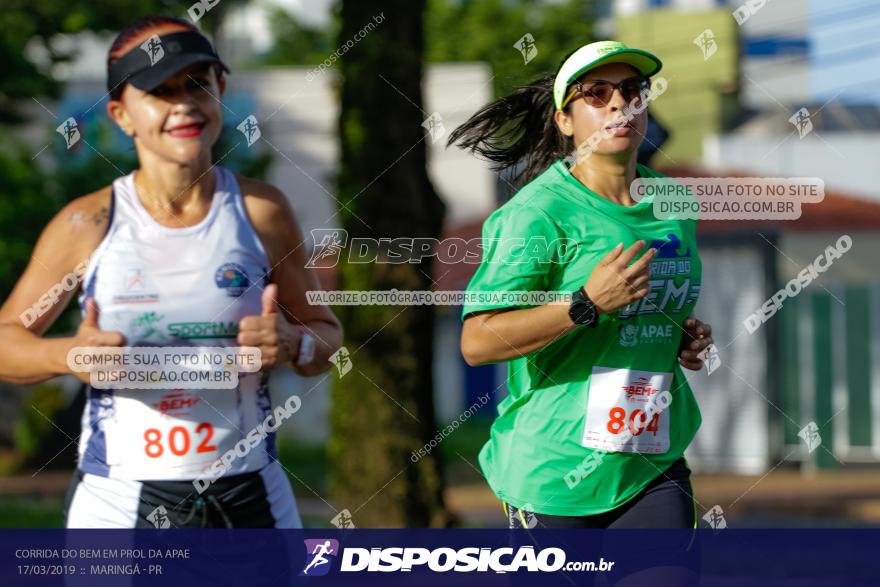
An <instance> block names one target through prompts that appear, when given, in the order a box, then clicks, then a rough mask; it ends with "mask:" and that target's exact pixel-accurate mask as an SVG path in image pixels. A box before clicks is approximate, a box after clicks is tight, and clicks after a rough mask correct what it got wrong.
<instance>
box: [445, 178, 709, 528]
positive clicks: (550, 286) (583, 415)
mask: <svg viewBox="0 0 880 587" xmlns="http://www.w3.org/2000/svg"><path fill="white" fill-rule="evenodd" d="M638 173H639V176H641V177H664V176H663V175H661V174H659V173H657V172H656V171H654V170H652V169H650V168H648V167H645V166H643V165H639V166H638ZM640 239H642V240H645V241H646V243H647V245H648V246H653V247H655V248H657V249H658V252H657V255H656V258H655V259H654V261H652V263H651V277H650V282H649V285H650V288H651V289H650V293H649V294H648V295H647V296H645V298H643V299H642V300H639V301H637V302H634V303H633V304H631V305H630V306H627V307H625V308H621V309H619V310H617V311H615V312H611V313H609V314H603V315H601V316H600V320H599V324H598V326H597V327H596V328H589V327H581V328H577V329H575V330H574V331H572V332H570V333H569V334H567V335H565V336H563V337H561V338H560V339H558V340H556V341H554V342H552V343H550V344H549V345H547V346H545V347H544V348H542V349H540V350H538V351H535V352H533V353H531V354H529V355H526V356H524V357H521V358H519V359H515V360H512V361H510V362H509V363H508V381H507V384H508V390H509V395H508V396H507V397H506V398H505V399H504V400H503V401H502V402H501V403H500V404H499V405H498V417H497V418H496V420H495V421H494V423H493V424H492V430H491V434H490V438H489V441H488V442H487V443H486V444H485V446H483V448H482V450H481V451H480V455H479V461H480V465H481V467H482V469H483V473H484V474H485V476H486V479H487V481H488V483H489V485H490V487H491V488H492V490H493V491H494V492H495V494H496V495H497V496H498V497H499V498H500V499H502V500H504V501H506V502H508V503H510V504H511V505H513V506H516V507H518V508H524V509H526V510H527V511H534V512H538V513H544V514H549V515H568V516H583V515H593V514H599V513H603V512H606V511H609V510H612V509H614V508H616V507H618V506H620V505H621V504H623V503H625V502H626V501H627V500H629V499H630V498H632V497H634V496H635V495H636V494H638V493H639V491H641V490H642V489H643V488H644V487H645V486H646V485H647V484H648V483H649V482H650V481H651V480H653V479H654V478H656V477H658V476H659V475H660V474H661V473H662V472H663V471H664V470H665V469H666V468H667V467H669V465H671V464H672V463H673V462H674V461H675V460H677V459H678V458H680V457H681V456H682V455H683V453H684V450H685V448H687V446H688V444H690V442H691V440H692V439H693V437H694V435H695V434H696V432H697V429H698V428H699V426H700V422H701V418H700V412H699V407H698V406H697V403H696V400H695V399H694V396H693V393H692V392H691V389H690V387H689V386H688V383H687V380H686V378H685V377H684V374H683V373H682V371H681V368H680V367H679V365H678V361H677V356H678V347H679V344H680V341H681V337H682V334H683V330H682V324H683V322H684V320H685V319H686V318H687V317H688V316H689V315H690V314H691V313H692V311H693V309H694V306H695V305H696V303H697V298H698V296H699V292H700V281H701V264H700V258H699V255H698V253H697V244H696V221H694V220H658V219H657V218H656V217H655V216H654V213H653V207H652V199H651V198H650V197H645V198H643V199H642V200H641V201H639V202H638V203H637V204H636V205H634V206H630V207H627V206H621V205H618V204H615V203H613V202H610V201H609V200H607V199H605V198H603V197H601V196H599V195H598V194H596V193H594V192H592V191H591V190H590V189H588V188H587V187H585V186H584V185H583V184H581V183H580V182H579V181H578V180H577V179H576V178H575V177H573V176H572V175H571V174H570V173H569V172H568V170H567V169H566V168H565V166H564V164H563V163H562V161H557V162H556V163H555V164H554V165H552V166H551V167H550V168H549V169H548V170H547V171H545V172H544V173H542V174H541V175H540V176H539V177H537V178H536V179H535V180H533V181H532V182H530V183H529V184H528V185H526V186H524V187H523V188H522V189H521V190H520V191H519V192H518V193H517V194H516V195H515V196H514V197H513V198H512V199H511V200H510V201H509V202H507V203H506V204H504V205H503V206H501V207H500V208H499V209H498V210H496V211H495V212H494V213H493V214H492V215H491V216H489V218H488V219H487V220H486V222H485V223H484V224H483V260H482V262H481V264H480V266H479V268H478V269H477V271H476V273H475V275H474V277H473V278H472V279H471V282H470V284H469V285H468V295H469V297H470V298H474V297H476V295H475V294H477V293H479V292H483V293H484V294H485V295H484V296H483V297H484V298H485V299H480V300H474V299H469V300H467V302H468V303H466V304H465V306H464V308H463V311H462V319H464V318H466V317H467V316H468V315H469V314H471V313H474V312H480V311H484V310H491V309H496V308H511V307H525V306H522V305H516V306H514V305H512V303H511V302H510V301H505V300H503V299H492V296H491V295H489V294H487V293H486V292H500V291H515V292H526V291H533V292H534V291H550V292H560V291H562V292H572V291H575V290H577V289H578V288H579V287H581V286H582V285H584V284H585V283H586V281H587V279H588V277H589V276H590V273H591V271H592V270H593V267H594V266H595V265H596V264H597V263H598V262H599V260H601V259H602V258H603V257H604V256H605V255H606V254H607V253H608V252H609V251H610V250H611V249H613V248H614V247H615V245H617V244H618V243H619V242H623V243H624V245H625V246H626V247H629V246H630V245H632V244H633V243H634V242H635V241H637V240H640ZM560 243H564V244H565V246H559V245H560ZM573 245H576V246H573ZM647 248H648V247H645V250H647ZM591 389H592V391H591ZM664 391H667V392H668V395H666V396H665V397H666V398H667V401H666V403H663V402H659V401H658V400H656V399H655V398H658V397H659V395H660V394H661V393H662V392H664ZM669 398H671V399H669ZM649 401H654V404H653V405H654V406H655V407H654V408H653V410H649V409H648V405H649V404H648V403H647V402H649ZM663 408H665V409H663Z"/></svg>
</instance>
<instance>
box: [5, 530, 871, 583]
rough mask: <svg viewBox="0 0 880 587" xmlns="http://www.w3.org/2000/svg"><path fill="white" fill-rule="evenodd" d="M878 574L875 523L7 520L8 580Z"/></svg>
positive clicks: (695, 579)
mask: <svg viewBox="0 0 880 587" xmlns="http://www.w3.org/2000/svg"><path fill="white" fill-rule="evenodd" d="M255 584H259V585H260V586H261V587H280V586H287V585H315V587H322V586H323V587H331V586H336V585H346V586H348V585H376V586H380V585H381V586H383V587H384V586H389V585H392V586H393V585H414V584H415V585H419V586H420V587H429V586H433V585H455V586H457V587H459V586H465V585H480V586H481V587H490V586H495V585H498V586H501V585H514V586H515V585H541V586H542V587H543V586H553V585H559V586H572V585H585V586H596V587H601V586H609V587H611V586H615V587H617V586H621V587H628V586H641V585H649V586H654V585H670V586H673V585H674V586H677V587H678V586H690V585H693V586H697V585H700V586H712V587H728V586H734V585H735V586H740V585H742V586H749V587H751V586H754V587H758V586H761V587H763V586H774V587H808V586H809V587H814V586H823V587H824V586H840V587H844V586H846V587H857V586H863V585H864V586H867V585H880V530H873V529H859V530H829V529H797V530H795V529H786V530H771V529H753V530H740V529H724V530H711V529H699V530H548V529H533V530H501V529H498V530H464V529H455V530H427V529H421V530H414V529H407V530H366V529H364V530H362V529H351V530H247V529H241V530H238V529H236V530H178V529H169V530H9V529H7V530H0V586H4V587H7V586H13V585H16V586H18V585H23V586H31V587H38V586H39V587H42V586H54V585H70V586H74V585H76V586H79V585H83V586H89V587H92V586H98V587H100V586H103V585H114V586H115V585H133V586H139V585H161V586H163V587H171V586H175V587H176V586H179V585H185V586H188V587H189V586H191V587H198V586H202V585H204V586H210V587H217V586H221V585H232V586H236V587H239V586H250V585H255Z"/></svg>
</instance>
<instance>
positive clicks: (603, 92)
mask: <svg viewBox="0 0 880 587" xmlns="http://www.w3.org/2000/svg"><path fill="white" fill-rule="evenodd" d="M574 83H575V87H574V88H573V90H572V92H571V93H570V94H569V95H568V98H566V99H565V101H564V102H563V103H562V107H563V108H565V105H566V104H568V103H569V102H570V101H571V100H572V99H573V98H574V97H575V96H577V95H580V96H581V97H582V98H583V99H584V102H586V103H587V104H588V105H590V106H592V107H593V108H603V107H605V106H607V105H608V102H610V101H611V97H612V96H613V95H614V90H620V95H621V96H623V99H624V100H625V101H626V103H627V104H629V103H631V102H632V101H633V99H635V98H638V99H639V101H638V103H637V104H636V105H639V104H641V98H642V95H643V94H644V93H646V92H648V91H649V90H650V89H651V80H650V79H648V78H647V77H645V76H643V75H637V76H634V77H628V78H626V79H625V80H621V81H619V82H617V83H616V84H615V83H612V82H608V81H605V80H590V81H589V82H587V83H586V84H582V83H581V82H579V81H576V82H574Z"/></svg>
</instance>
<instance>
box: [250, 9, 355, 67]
mask: <svg viewBox="0 0 880 587" xmlns="http://www.w3.org/2000/svg"><path fill="white" fill-rule="evenodd" d="M270 21H271V28H272V34H273V36H274V37H275V39H276V41H275V45H274V46H273V47H272V48H271V49H270V50H269V51H268V52H267V53H266V54H265V55H263V56H261V57H260V59H259V60H258V64H259V65H317V64H318V63H321V62H322V61H324V60H325V59H327V58H328V56H329V55H330V54H331V53H332V52H333V50H334V49H335V48H336V35H337V31H336V29H337V28H338V26H337V25H336V23H335V22H334V24H333V25H332V26H331V27H329V28H326V29H315V28H311V27H309V26H307V25H304V24H302V23H300V22H299V21H298V20H297V19H296V17H295V16H293V15H292V14H290V13H288V12H287V11H285V10H282V9H280V8H274V9H273V10H272V16H271V19H270Z"/></svg>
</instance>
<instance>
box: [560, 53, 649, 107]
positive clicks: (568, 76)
mask: <svg viewBox="0 0 880 587" xmlns="http://www.w3.org/2000/svg"><path fill="white" fill-rule="evenodd" d="M607 63H627V64H629V65H632V66H633V67H635V68H636V69H638V70H639V71H640V72H641V73H642V74H643V75H646V76H648V77H650V76H652V75H654V74H655V73H657V72H658V71H660V68H662V67H663V63H662V62H661V61H660V60H659V59H658V58H657V57H656V56H655V55H652V54H651V53H648V52H647V51H643V50H641V49H631V48H629V47H627V46H626V45H624V44H623V43H621V42H620V41H597V42H595V43H590V44H589V45H584V46H583V47H581V48H580V49H578V50H577V51H575V52H574V53H572V54H571V55H570V56H569V58H568V59H566V60H565V63H563V64H562V67H560V68H559V73H557V74H556V80H555V81H554V82H553V103H554V104H556V108H557V110H562V108H563V106H565V92H566V90H567V89H568V86H569V85H570V84H571V83H572V82H574V80H576V79H577V78H579V77H580V76H582V75H583V74H584V73H586V72H587V71H588V70H590V69H593V68H594V67H598V66H600V65H605V64H607Z"/></svg>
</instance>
